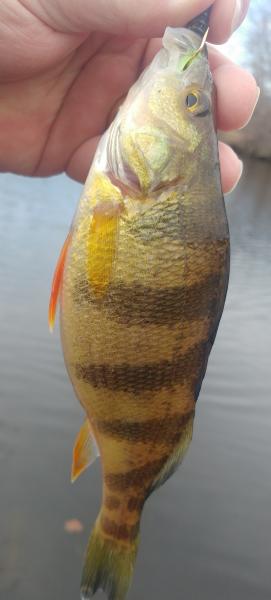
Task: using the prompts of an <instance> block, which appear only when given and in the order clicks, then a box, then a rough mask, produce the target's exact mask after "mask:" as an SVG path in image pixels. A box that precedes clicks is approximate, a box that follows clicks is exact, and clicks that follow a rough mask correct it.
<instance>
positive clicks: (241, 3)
mask: <svg viewBox="0 0 271 600" xmlns="http://www.w3.org/2000/svg"><path fill="white" fill-rule="evenodd" d="M248 7H249V0H216V2H215V3H214V5H213V8H212V11H211V17H210V33H209V36H208V39H209V41H210V42H214V43H216V44H223V43H224V42H226V41H227V39H228V38H229V37H230V35H231V34H232V33H233V32H234V31H235V30H236V29H237V28H238V27H239V26H240V25H241V23H242V22H243V20H244V18H245V16H246V14H247V11H248Z"/></svg>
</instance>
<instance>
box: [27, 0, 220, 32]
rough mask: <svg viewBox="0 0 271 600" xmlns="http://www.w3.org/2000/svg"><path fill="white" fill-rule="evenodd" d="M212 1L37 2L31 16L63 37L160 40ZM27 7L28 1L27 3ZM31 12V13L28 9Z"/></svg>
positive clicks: (107, 0)
mask: <svg viewBox="0 0 271 600" xmlns="http://www.w3.org/2000/svg"><path fill="white" fill-rule="evenodd" d="M213 2H214V0H39V1H38V2H35V13H36V15H37V16H39V17H40V18H41V19H42V20H43V21H45V22H46V23H47V24H48V25H50V27H52V28H54V29H57V30H58V31H61V32H65V33H78V32H80V33H83V32H85V33H86V32H90V31H94V30H95V31H103V32H106V33H111V34H121V35H125V36H126V35H128V36H137V37H154V36H160V35H162V33H163V32H164V30H165V27H166V26H167V25H171V26H173V27H181V26H182V25H185V24H186V23H188V21H190V20H191V19H192V18H193V17H195V16H196V15H197V14H200V13H201V12H202V11H203V10H205V9H206V8H208V7H209V6H210V5H211V4H212V3H213ZM27 4H28V5H29V4H30V5H31V4H32V1H31V0H27ZM32 10H33V11H34V9H33V8H32Z"/></svg>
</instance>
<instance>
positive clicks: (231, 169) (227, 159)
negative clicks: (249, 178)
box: [218, 142, 243, 194]
mask: <svg viewBox="0 0 271 600" xmlns="http://www.w3.org/2000/svg"><path fill="white" fill-rule="evenodd" d="M218 148H219V159H220V168H221V183H222V190H223V193H224V194H229V193H230V192H232V191H233V190H234V188H235V187H236V186H237V184H238V182H239V180H240V178H241V176H242V172H243V163H242V161H241V160H240V159H239V158H238V156H237V154H235V152H234V151H233V150H232V148H230V146H228V145H227V144H224V143H223V142H219V145H218Z"/></svg>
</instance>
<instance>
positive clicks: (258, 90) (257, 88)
mask: <svg viewBox="0 0 271 600" xmlns="http://www.w3.org/2000/svg"><path fill="white" fill-rule="evenodd" d="M260 95H261V90H260V88H259V87H258V86H257V87H256V98H255V102H254V104H253V107H252V109H251V113H250V115H249V117H248V120H247V121H246V122H245V124H244V125H242V127H240V131H241V129H244V128H245V127H246V126H247V125H248V124H249V121H250V120H251V118H252V117H253V114H254V111H255V108H256V106H257V104H258V102H259V98H260Z"/></svg>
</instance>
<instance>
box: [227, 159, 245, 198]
mask: <svg viewBox="0 0 271 600" xmlns="http://www.w3.org/2000/svg"><path fill="white" fill-rule="evenodd" d="M238 161H239V175H238V177H237V179H236V182H235V184H234V185H233V186H232V188H231V189H230V190H228V192H226V194H225V196H227V195H228V194H231V193H232V192H234V190H235V188H237V186H238V183H239V181H240V179H241V177H242V175H243V170H244V163H243V161H242V160H240V158H238Z"/></svg>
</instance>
